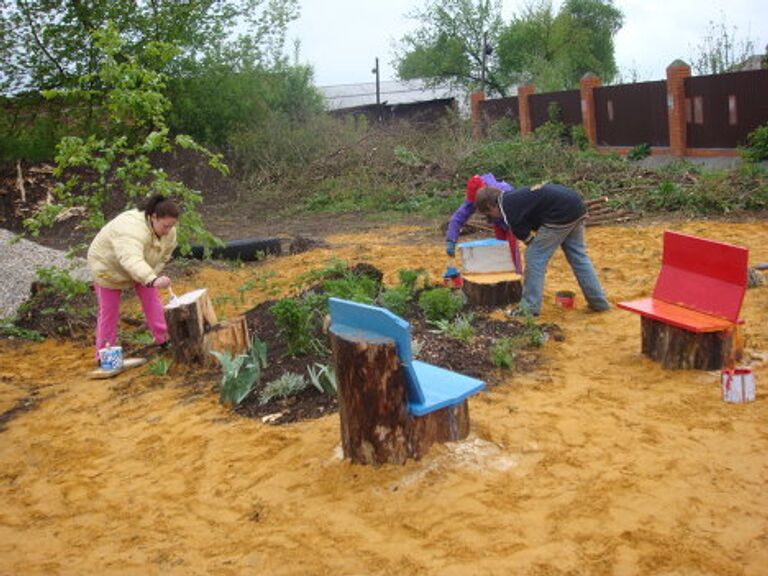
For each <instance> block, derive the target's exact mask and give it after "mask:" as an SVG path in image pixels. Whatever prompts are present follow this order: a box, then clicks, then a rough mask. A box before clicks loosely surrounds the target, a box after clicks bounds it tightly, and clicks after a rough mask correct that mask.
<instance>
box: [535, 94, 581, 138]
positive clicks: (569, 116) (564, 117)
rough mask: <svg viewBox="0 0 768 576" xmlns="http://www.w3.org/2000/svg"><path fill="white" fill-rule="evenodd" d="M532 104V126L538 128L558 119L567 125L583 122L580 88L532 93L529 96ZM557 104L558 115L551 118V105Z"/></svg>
mask: <svg viewBox="0 0 768 576" xmlns="http://www.w3.org/2000/svg"><path fill="white" fill-rule="evenodd" d="M528 102H529V103H530V106H531V128H532V129H533V130H536V128H538V127H539V126H541V125H542V124H544V123H546V122H549V121H550V120H558V121H560V122H562V123H563V124H565V125H566V126H576V125H580V124H581V93H580V92H579V91H578V90H567V91H565V92H545V93H543V94H532V95H531V96H530V97H529V98H528ZM555 105H556V106H557V112H558V115H559V116H558V117H556V118H551V117H550V116H551V115H550V106H555Z"/></svg>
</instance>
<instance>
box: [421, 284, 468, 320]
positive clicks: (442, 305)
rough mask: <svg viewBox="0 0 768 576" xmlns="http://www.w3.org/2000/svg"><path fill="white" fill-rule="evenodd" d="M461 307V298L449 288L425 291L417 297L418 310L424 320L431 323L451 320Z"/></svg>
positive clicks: (462, 302) (462, 304)
mask: <svg viewBox="0 0 768 576" xmlns="http://www.w3.org/2000/svg"><path fill="white" fill-rule="evenodd" d="M463 306H464V299H463V297H462V296H461V295H460V294H456V293H454V292H453V291H452V290H450V289H449V288H443V287H441V288H433V289H432V290H425V291H424V292H422V293H421V295H420V296H419V308H421V310H422V311H423V312H424V316H425V317H426V319H427V320H428V321H431V322H437V321H440V320H452V319H453V318H454V317H455V316H456V314H458V313H459V311H460V310H461V309H462V307H463Z"/></svg>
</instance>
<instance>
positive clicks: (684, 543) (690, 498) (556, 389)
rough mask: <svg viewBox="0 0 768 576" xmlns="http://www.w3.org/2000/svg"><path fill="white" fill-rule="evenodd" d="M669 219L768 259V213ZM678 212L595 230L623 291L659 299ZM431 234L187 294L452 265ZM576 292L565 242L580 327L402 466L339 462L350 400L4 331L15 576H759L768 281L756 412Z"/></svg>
mask: <svg viewBox="0 0 768 576" xmlns="http://www.w3.org/2000/svg"><path fill="white" fill-rule="evenodd" d="M666 227H670V228H674V229H678V230H682V231H685V232H688V233H693V234H698V235H702V236H707V237H709V238H713V239H718V240H726V241H730V242H733V243H736V244H741V245H745V246H748V247H749V248H750V250H751V253H750V262H751V263H755V262H765V261H768V226H767V225H766V224H764V223H760V222H754V223H740V224H724V223H722V222H692V223H677V224H667V225H666ZM664 228H665V225H662V224H652V223H646V224H640V225H634V226H630V227H599V228H591V229H589V232H588V245H589V251H590V254H591V255H592V258H593V260H594V262H595V263H596V266H597V267H598V269H599V273H600V276H601V278H602V280H603V282H604V286H605V288H606V290H607V292H608V293H609V295H610V298H611V300H612V301H614V302H615V301H619V300H625V299H631V298H635V297H640V296H644V295H647V294H648V293H649V292H650V289H651V287H652V285H653V281H654V278H655V275H656V272H657V270H658V265H659V257H660V252H661V234H662V231H663V229H664ZM420 239H421V240H423V231H420V230H418V229H415V228H402V227H401V228H394V229H392V230H391V231H390V233H389V234H388V235H386V236H384V240H383V241H382V235H381V234H376V235H375V237H374V236H373V235H369V236H366V235H364V234H360V235H338V236H334V237H331V238H330V242H331V249H328V250H326V249H323V250H315V251H312V252H308V253H305V254H300V255H296V256H291V257H285V258H281V259H274V260H270V261H267V262H265V263H262V264H259V265H256V266H252V267H242V268H235V269H231V270H223V271H222V270H218V271H215V270H206V271H205V272H203V273H201V274H200V275H199V276H196V277H186V278H182V279H181V280H180V281H179V282H178V283H177V292H180V291H183V290H185V289H192V288H196V287H201V286H208V287H209V288H210V289H211V292H212V295H213V296H214V298H215V299H216V298H218V300H217V301H218V302H219V303H220V305H221V306H222V312H226V310H224V309H223V305H224V304H225V302H224V301H225V300H227V298H226V296H227V295H229V296H232V298H231V300H235V301H236V303H237V306H238V307H243V306H246V307H247V306H250V305H252V304H254V303H255V302H258V301H260V300H262V299H266V298H267V297H268V296H269V293H270V291H280V292H283V291H286V290H288V289H289V286H290V282H291V281H292V280H293V279H294V278H295V277H296V275H297V274H298V273H300V272H302V271H306V270H308V269H310V268H316V267H319V266H321V265H322V263H323V262H324V261H325V260H326V259H327V258H328V257H329V256H331V255H336V256H338V257H340V258H344V259H350V260H352V261H358V260H365V261H368V262H371V263H373V264H375V265H376V266H378V267H380V268H382V269H383V270H385V271H386V272H387V279H389V280H392V279H393V278H394V277H395V274H396V271H397V269H398V268H401V267H410V268H415V267H419V266H424V267H426V268H428V269H429V270H430V272H431V273H432V274H433V277H436V276H437V275H438V274H439V273H441V272H442V270H443V269H444V267H445V265H446V259H445V257H444V256H443V255H442V253H441V250H442V244H441V242H439V240H435V242H434V243H432V244H425V243H423V242H419V240H420ZM409 240H410V241H413V242H414V243H413V244H410V245H409V244H408V241H409ZM246 283H248V284H249V285H253V286H255V288H254V289H253V290H250V291H245V290H243V291H242V294H243V295H244V302H243V304H242V305H241V304H240V303H239V294H240V293H241V292H240V291H238V288H239V287H240V288H242V287H243V286H244V285H246ZM573 288H575V282H574V280H573V278H572V276H571V274H570V271H569V270H568V268H567V266H566V264H565V262H564V259H563V258H562V257H561V256H560V255H558V256H557V257H556V259H555V260H553V262H552V264H551V265H550V269H549V275H548V278H547V294H546V302H547V304H546V306H545V308H544V311H543V315H542V320H543V321H552V322H557V323H558V324H560V325H561V326H562V328H563V329H564V331H565V334H566V337H567V339H566V341H565V342H560V343H558V342H548V343H547V344H546V345H545V351H544V356H545V362H544V365H543V366H542V368H541V370H539V371H537V372H536V373H530V374H524V375H515V376H514V377H511V378H509V380H508V382H507V383H505V384H503V385H500V386H496V387H494V388H492V389H490V390H488V391H487V392H485V393H483V394H481V395H480V396H476V397H473V399H472V400H471V401H470V410H471V417H472V433H471V434H470V437H469V439H468V440H466V441H464V442H461V443H457V444H449V445H442V446H437V447H434V448H433V449H432V450H431V451H430V453H429V454H428V455H427V457H425V458H424V459H422V460H421V461H418V462H413V461H411V462H409V463H407V464H406V465H404V466H383V467H380V468H372V467H363V466H357V465H352V464H350V463H349V462H348V461H344V460H343V459H342V458H341V454H340V439H339V423H338V415H332V416H328V417H326V418H322V419H320V420H315V421H309V422H302V423H299V424H293V425H288V426H283V427H271V426H267V425H264V424H262V423H261V422H258V421H254V420H248V419H243V418H240V417H237V416H235V415H233V414H232V413H231V412H228V411H227V410H226V409H224V408H223V407H221V406H220V405H219V404H218V403H217V398H216V397H214V396H213V395H211V394H200V393H199V391H198V392H197V393H195V392H194V391H191V390H189V389H188V388H186V387H185V386H183V385H182V383H181V382H182V380H183V374H181V373H180V369H178V368H174V370H172V373H171V375H170V376H168V377H165V378H162V377H154V376H149V375H144V374H142V373H141V371H140V369H139V370H137V371H134V372H135V373H128V374H124V375H121V376H119V377H118V378H115V379H113V380H107V381H92V380H87V379H86V378H85V377H84V375H85V373H86V372H87V371H88V370H89V369H90V367H91V366H90V364H91V356H90V353H91V352H90V349H89V348H87V347H86V343H83V345H82V346H76V345H73V344H62V343H55V342H45V343H42V344H24V345H19V344H9V343H8V342H7V341H6V342H3V343H0V352H2V355H1V356H0V413H3V412H5V411H6V410H8V409H10V408H12V407H13V406H17V405H19V404H18V403H19V402H20V401H22V400H23V399H27V403H28V404H30V403H31V405H30V406H28V407H29V408H30V409H29V410H28V411H24V412H19V413H18V414H17V415H16V417H15V418H13V419H11V420H9V421H7V422H6V424H5V427H4V429H3V430H2V431H0V501H2V506H0V574H8V575H28V574H30V575H31V574H73V575H74V574H77V575H81V574H103V575H122V574H142V575H144V574H149V575H152V574H184V575H189V574H221V575H229V574H232V575H239V574H278V575H280V574H286V575H287V574H291V575H293V574H297V575H298V574H307V575H315V574H333V575H352V574H361V575H362V574H382V575H384V574H392V575H403V574H407V575H410V574H417V575H418V574H424V575H426V574H439V575H468V574H469V575H471V574H483V575H485V574H499V575H502V574H503V575H507V574H523V575H566V574H568V575H580V574H584V575H613V574H616V575H623V574H626V575H635V574H653V575H658V574H663V575H673V574H681V575H682V574H685V575H699V574H710V575H719V576H722V575H758V574H765V573H766V571H768V490H766V484H767V483H768V425H767V424H766V422H768V396H767V395H766V392H765V390H766V387H767V386H768V362H767V360H768V355H766V351H767V350H768V288H766V287H762V288H756V289H752V290H749V291H748V293H747V297H746V300H745V303H744V308H743V317H744V318H746V320H747V324H746V327H745V331H746V336H747V357H746V359H745V361H744V364H746V365H749V366H751V367H752V368H753V369H754V372H755V374H756V378H757V386H758V397H757V401H755V402H753V403H750V404H742V405H733V404H727V403H724V402H722V401H721V399H720V387H719V373H716V372H696V371H667V370H663V369H661V368H660V367H659V366H658V365H656V364H654V363H653V362H651V361H650V360H648V359H646V358H644V357H643V356H641V355H640V353H639V349H640V340H639V333H640V328H639V326H640V321H639V319H638V317H636V316H634V315H632V314H630V313H628V312H624V311H621V310H618V309H614V310H612V311H610V312H607V313H604V314H589V313H587V312H586V311H585V310H584V302H583V298H581V296H579V298H577V308H576V309H575V310H571V311H567V310H561V309H556V308H555V307H554V305H553V304H552V302H553V300H554V292H555V290H558V289H573ZM228 305H229V306H230V307H232V302H229V304H228ZM235 311H236V310H234V309H232V310H230V311H229V313H234V312H235Z"/></svg>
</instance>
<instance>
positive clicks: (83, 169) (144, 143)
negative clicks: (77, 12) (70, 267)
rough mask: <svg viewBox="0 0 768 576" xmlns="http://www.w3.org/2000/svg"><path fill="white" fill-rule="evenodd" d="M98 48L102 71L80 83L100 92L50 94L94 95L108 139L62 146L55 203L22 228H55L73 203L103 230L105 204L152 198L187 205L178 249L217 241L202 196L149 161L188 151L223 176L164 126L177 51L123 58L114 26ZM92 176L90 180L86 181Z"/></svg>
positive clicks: (65, 141) (99, 38) (73, 140)
mask: <svg viewBox="0 0 768 576" xmlns="http://www.w3.org/2000/svg"><path fill="white" fill-rule="evenodd" d="M94 38H95V46H96V48H97V49H98V50H99V51H100V57H101V58H100V60H101V65H100V68H99V70H98V74H97V75H96V76H93V77H87V78H86V77H84V78H83V83H84V84H88V83H89V82H90V83H95V82H97V81H98V84H99V85H101V86H103V90H89V91H83V90H76V91H63V90H52V91H48V92H46V93H45V96H46V97H48V98H65V99H66V98H71V97H73V94H75V95H76V96H79V97H81V98H84V97H87V98H93V99H95V100H98V101H101V102H103V109H104V110H105V111H106V113H107V114H108V117H109V121H108V126H107V132H108V133H109V134H108V135H107V136H106V137H104V138H100V137H97V136H95V135H93V134H91V135H90V136H88V137H87V138H81V137H79V136H67V137H64V138H62V140H61V141H60V142H59V144H58V146H57V154H56V168H55V170H54V174H55V175H56V176H57V177H58V178H61V179H62V182H61V183H60V184H59V185H58V186H57V187H56V189H55V190H54V197H55V200H56V202H55V203H54V204H51V205H48V206H46V208H45V209H44V210H43V211H41V212H39V213H38V214H37V215H35V216H33V217H32V218H29V219H28V220H27V221H26V222H25V226H26V227H27V229H28V230H29V231H31V232H32V233H33V234H36V233H39V230H40V227H41V226H47V225H50V224H51V222H52V221H53V218H55V215H56V214H57V213H58V211H60V210H62V209H64V208H66V207H73V206H85V207H86V208H87V214H88V218H87V220H86V224H88V225H90V226H92V227H94V228H98V227H100V226H102V225H103V224H104V222H105V215H104V213H103V209H104V205H105V203H106V202H107V201H108V200H110V199H111V197H112V196H114V195H115V194H116V193H121V194H122V195H123V197H124V198H125V199H126V202H127V203H128V204H135V203H136V202H137V201H139V200H141V199H143V198H145V197H147V196H149V195H151V194H154V193H161V194H163V195H165V196H166V197H175V198H177V199H178V200H179V201H180V203H181V205H182V206H183V207H184V208H185V210H184V213H183V214H182V216H181V218H180V226H179V244H180V245H181V247H182V250H184V249H188V248H189V246H190V243H191V239H192V238H199V239H201V240H203V241H204V242H213V241H214V238H213V236H211V235H210V234H209V233H208V232H206V230H205V228H204V226H203V223H202V217H201V215H200V214H199V212H198V211H197V206H198V205H199V204H200V203H201V201H202V197H201V195H200V193H199V192H197V191H194V190H191V189H189V188H187V187H186V186H185V185H183V184H182V183H180V182H175V181H172V180H170V179H169V178H168V176H167V174H166V173H165V172H164V171H163V170H161V169H157V168H153V167H152V164H151V162H150V159H149V156H150V155H151V154H158V153H167V152H169V151H170V150H171V148H172V145H174V144H175V145H176V146H180V147H182V148H186V149H191V150H194V151H195V152H197V153H198V154H200V155H202V156H204V157H206V158H207V160H208V163H209V164H210V165H211V166H212V167H214V168H216V169H218V170H220V171H222V172H224V173H225V172H226V171H227V169H226V166H224V164H223V163H222V162H221V158H220V156H218V155H216V154H212V153H210V152H208V151H207V150H206V149H205V148H203V147H202V146H199V145H198V144H197V143H196V142H195V141H194V140H192V139H191V138H190V137H188V136H185V135H183V134H179V135H177V136H176V137H175V138H174V139H173V140H171V138H170V136H169V131H168V127H167V126H166V124H165V120H164V118H165V115H166V113H167V111H168V108H169V106H170V103H169V101H168V100H167V98H166V97H165V96H164V95H163V94H162V91H163V89H164V88H165V77H164V75H163V74H162V73H160V72H159V71H158V68H161V67H162V66H164V65H166V64H167V63H168V62H169V61H170V59H171V58H172V56H173V55H174V53H175V50H174V49H173V48H172V47H170V46H168V45H164V44H159V43H150V44H148V45H147V46H146V47H145V50H144V53H143V55H142V58H139V57H126V56H125V54H124V53H123V52H122V47H123V44H124V42H123V40H122V39H121V37H120V36H119V35H118V33H117V30H116V29H115V27H114V26H113V25H110V26H108V27H106V28H104V29H102V30H99V31H96V32H95V33H94ZM84 174H87V177H84Z"/></svg>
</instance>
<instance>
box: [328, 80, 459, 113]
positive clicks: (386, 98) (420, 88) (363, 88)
mask: <svg viewBox="0 0 768 576" xmlns="http://www.w3.org/2000/svg"><path fill="white" fill-rule="evenodd" d="M317 89H318V90H319V91H320V93H321V94H322V95H323V97H324V98H325V103H326V107H327V108H328V110H340V109H343V108H355V107H357V106H365V105H367V104H376V83H375V82H364V83H362V84H337V85H335V86H318V87H317ZM466 96H467V94H466V92H465V91H463V90H462V89H460V88H455V87H451V86H449V85H440V86H434V87H430V86H427V85H426V83H425V82H424V81H423V80H386V81H384V82H380V83H379V103H381V104H384V103H386V104H410V103H413V102H425V101H429V100H441V99H444V98H456V100H457V102H458V104H459V108H460V109H462V108H464V107H465V106H466V100H467V97H466Z"/></svg>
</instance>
